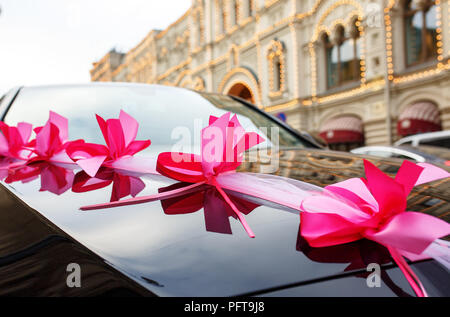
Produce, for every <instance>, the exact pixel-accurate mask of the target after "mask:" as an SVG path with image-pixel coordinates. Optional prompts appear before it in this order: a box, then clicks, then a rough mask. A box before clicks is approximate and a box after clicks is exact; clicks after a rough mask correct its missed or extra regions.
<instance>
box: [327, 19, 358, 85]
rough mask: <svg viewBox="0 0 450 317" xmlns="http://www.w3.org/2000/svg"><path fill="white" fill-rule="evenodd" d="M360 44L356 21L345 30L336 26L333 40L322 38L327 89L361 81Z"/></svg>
mask: <svg viewBox="0 0 450 317" xmlns="http://www.w3.org/2000/svg"><path fill="white" fill-rule="evenodd" d="M360 42H361V38H360V35H359V30H358V27H357V26H356V21H355V23H353V24H352V25H351V27H350V28H348V29H347V30H346V29H345V28H344V27H343V26H338V27H337V28H336V30H335V33H334V37H333V40H330V38H329V37H328V35H325V36H324V37H323V44H324V48H325V56H326V66H327V67H326V70H327V85H328V88H332V87H336V86H340V85H343V84H346V83H349V82H352V81H356V80H360V79H361V71H360V62H361V59H360V47H361V43H360Z"/></svg>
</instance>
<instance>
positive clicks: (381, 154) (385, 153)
mask: <svg viewBox="0 0 450 317" xmlns="http://www.w3.org/2000/svg"><path fill="white" fill-rule="evenodd" d="M367 154H368V155H373V156H379V157H386V158H390V157H394V158H401V159H404V160H413V161H415V160H414V159H413V158H412V157H410V156H407V155H402V154H399V153H394V152H391V151H382V150H372V151H368V152H367Z"/></svg>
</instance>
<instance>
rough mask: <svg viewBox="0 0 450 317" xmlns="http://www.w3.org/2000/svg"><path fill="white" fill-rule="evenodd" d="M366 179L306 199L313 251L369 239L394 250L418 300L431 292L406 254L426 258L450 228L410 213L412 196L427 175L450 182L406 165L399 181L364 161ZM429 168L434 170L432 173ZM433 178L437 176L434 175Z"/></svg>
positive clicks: (305, 224) (305, 227)
mask: <svg viewBox="0 0 450 317" xmlns="http://www.w3.org/2000/svg"><path fill="white" fill-rule="evenodd" d="M364 166H365V170H366V179H349V180H346V181H344V182H341V183H338V184H335V185H331V186H327V187H326V188H325V192H324V193H322V194H319V195H313V196H310V197H307V198H305V199H304V200H303V201H302V203H301V206H300V210H301V211H302V213H301V214H300V217H301V223H300V228H301V234H302V236H303V237H304V238H305V239H306V241H308V243H309V244H310V245H311V246H313V247H326V246H333V245H338V244H343V243H348V242H352V241H356V240H359V239H362V238H367V239H369V240H373V241H375V242H378V243H380V244H382V245H384V246H386V247H388V249H389V250H390V251H391V254H392V257H393V259H394V260H395V262H396V263H397V264H398V265H399V267H400V269H401V270H402V272H403V273H404V274H405V276H406V278H407V279H408V282H409V283H410V284H411V286H412V287H413V289H414V291H415V292H416V294H417V295H418V296H425V295H426V292H425V290H424V289H423V286H422V284H421V283H420V281H418V278H417V277H416V276H415V274H414V272H413V271H412V270H411V269H410V268H409V267H408V265H407V264H406V262H405V261H404V260H403V258H402V256H401V254H402V253H403V255H409V254H416V255H418V256H421V255H422V253H423V252H424V250H425V249H426V248H427V247H428V246H429V245H430V244H431V243H432V242H433V241H435V240H436V239H438V238H440V237H443V236H446V235H448V234H450V225H449V224H448V223H447V222H445V221H443V220H440V219H438V218H436V217H432V216H430V215H427V214H422V213H417V212H406V211H405V210H406V205H407V196H408V195H409V193H410V191H411V189H412V188H413V187H414V186H415V185H416V184H417V183H418V182H420V181H423V180H424V179H423V178H422V179H421V174H422V173H424V171H425V173H426V174H427V175H426V180H427V181H430V180H436V179H439V178H444V177H448V175H449V174H448V173H447V172H446V171H443V170H441V169H437V168H436V169H434V168H430V167H429V166H425V168H424V167H421V166H418V165H416V164H413V163H411V162H409V161H404V163H403V165H402V166H401V168H400V170H399V171H398V173H397V175H396V177H395V179H392V178H390V177H389V176H387V175H385V174H384V173H383V172H381V171H380V170H379V169H378V168H376V167H375V166H374V165H373V164H371V163H370V162H368V161H364ZM427 168H429V169H427ZM432 174H433V175H432Z"/></svg>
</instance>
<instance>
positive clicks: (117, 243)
mask: <svg viewBox="0 0 450 317" xmlns="http://www.w3.org/2000/svg"><path fill="white" fill-rule="evenodd" d="M121 109H123V110H125V111H126V112H127V113H129V114H130V115H132V116H133V117H135V118H136V119H137V120H138V121H139V124H140V127H139V133H138V139H147V138H151V140H152V145H151V146H150V147H149V149H148V150H147V155H153V156H154V155H157V154H158V153H160V152H163V151H170V150H171V148H172V146H173V144H174V143H177V142H178V143H180V142H181V143H183V142H184V143H183V144H182V145H183V146H191V147H192V148H193V149H195V147H196V145H195V142H194V140H181V141H180V134H177V133H176V132H174V131H176V129H177V128H178V127H179V128H181V129H188V130H189V131H191V132H192V135H195V133H198V129H199V128H201V127H202V124H203V125H204V124H205V123H206V124H207V122H208V117H209V116H210V115H220V114H222V113H224V112H226V111H230V112H233V113H236V114H238V115H239V116H240V119H242V120H241V123H242V125H243V126H244V128H246V129H251V128H256V127H258V128H260V127H266V128H267V131H270V129H271V128H278V130H279V144H278V146H275V145H274V144H273V142H271V134H270V133H269V132H267V133H266V132H264V131H261V129H260V131H259V132H260V133H262V134H264V136H265V138H266V139H267V141H266V142H265V147H264V146H263V147H260V148H258V149H256V151H257V152H261V153H263V154H264V153H265V154H264V155H271V156H272V157H275V158H276V160H275V162H276V164H273V163H272V164H271V163H267V161H265V160H263V159H262V157H263V156H264V155H258V156H257V157H258V160H253V161H252V160H249V161H246V162H244V163H243V164H242V165H241V166H240V168H239V170H240V171H251V172H258V173H271V174H276V175H280V176H284V177H289V178H293V179H298V180H301V181H304V182H308V183H311V184H314V185H318V186H321V187H324V186H326V185H329V184H333V183H336V182H339V181H343V180H346V179H349V178H352V177H362V176H364V167H363V159H362V157H361V156H358V155H353V154H351V153H343V152H332V151H326V150H323V149H322V148H321V147H320V146H319V145H317V144H315V143H314V142H313V141H312V140H310V139H306V138H304V137H302V135H301V134H299V133H297V132H296V131H295V130H293V129H291V128H290V127H289V126H287V125H285V124H283V123H282V122H280V121H279V120H278V119H276V118H274V117H272V116H270V115H268V114H266V113H264V112H263V111H261V110H260V109H258V108H256V107H254V106H252V105H250V104H248V103H246V102H245V101H242V100H239V99H238V98H235V97H231V96H223V95H217V94H208V93H200V92H194V91H190V90H186V89H180V88H173V87H164V86H153V85H142V84H121V83H120V84H106V83H105V84H86V85H67V86H47V87H23V88H20V89H16V90H12V91H11V92H9V93H8V94H7V95H6V96H4V98H3V99H2V101H1V104H0V116H1V119H2V120H3V121H4V122H5V123H7V124H9V125H15V124H17V123H18V122H20V121H26V122H30V123H32V124H33V126H39V125H42V124H44V123H45V121H46V120H47V118H48V113H49V110H52V111H55V112H57V113H59V114H61V115H63V116H65V117H67V118H69V120H70V128H69V130H70V131H69V132H70V139H77V138H84V139H85V140H86V141H89V142H97V143H101V142H102V138H101V134H100V132H99V129H98V126H97V122H96V121H95V116H94V114H99V115H101V116H103V117H105V118H112V117H116V116H117V114H118V113H119V111H120V110H121ZM196 131H197V132H196ZM267 148H269V150H267ZM253 152H254V151H253ZM251 154H252V151H249V155H251ZM371 161H372V162H373V163H374V164H376V166H378V168H380V169H381V170H382V171H384V172H385V173H388V174H392V175H393V174H395V173H396V172H397V170H398V169H399V167H400V165H401V163H402V162H401V160H398V159H389V158H371ZM272 162H273V160H272ZM51 168H52V167H49V166H45V165H44V166H40V167H39V169H38V171H37V172H36V171H33V172H30V173H31V174H30V175H25V176H23V177H21V175H8V177H10V181H6V180H4V181H2V182H1V185H0V295H12V296H95V295H110V296H114V295H137V296H176V297H178V296H189V297H197V296H199V297H200V296H219V297H222V296H234V295H255V296H414V292H413V291H412V289H411V287H410V286H409V284H408V282H407V280H406V279H405V277H404V276H403V275H402V272H401V271H400V269H399V268H398V267H397V265H396V264H395V263H394V262H393V261H392V259H391V257H390V256H389V252H387V250H386V249H385V248H384V247H383V246H381V245H378V244H376V243H374V242H371V241H368V240H360V241H357V242H354V243H349V244H345V245H340V246H336V247H325V248H312V247H310V246H309V245H308V244H307V243H306V242H305V241H304V240H303V239H302V237H301V236H300V235H299V224H300V217H299V212H298V211H296V210H291V209H289V208H286V207H282V206H279V205H276V204H274V203H268V202H263V201H254V200H253V201H252V200H249V201H248V202H249V203H248V204H246V210H245V213H246V219H247V221H248V223H249V224H250V226H251V227H252V229H253V231H254V233H255V234H256V238H255V239H250V238H249V237H248V236H247V234H246V233H245V231H244V230H242V227H241V225H240V224H239V222H238V221H236V220H235V219H231V218H230V230H231V231H232V234H226V233H221V232H217V230H216V231H215V230H214V229H213V228H212V227H211V226H210V225H211V222H210V221H211V219H210V218H208V217H209V216H208V214H207V213H206V208H205V206H204V200H202V199H204V197H205V195H213V194H211V193H208V192H206V191H205V192H203V193H201V194H199V195H200V196H195V197H194V196H187V197H181V198H180V199H175V200H173V199H172V200H170V199H168V200H163V201H154V202H149V203H146V204H141V205H131V206H126V207H119V208H114V209H104V210H91V211H81V210H80V207H81V206H84V205H90V204H95V203H101V202H107V201H110V200H117V199H120V198H122V197H123V196H124V195H128V194H129V193H130V191H129V187H126V186H125V187H126V189H125V190H124V191H121V188H123V187H122V185H123V184H128V185H127V186H129V184H130V182H134V181H136V182H139V184H141V185H142V184H143V186H144V187H145V188H144V189H142V188H143V187H142V186H141V187H140V189H141V190H142V191H140V193H139V195H144V194H146V193H154V192H157V191H164V190H167V189H168V188H169V189H170V188H171V187H173V186H177V185H176V184H175V182H174V181H172V180H170V179H168V178H165V177H157V176H152V175H143V176H142V177H139V178H138V179H139V180H135V179H132V180H131V179H127V175H119V174H118V173H117V172H116V171H114V170H106V169H103V170H101V171H100V172H99V175H98V176H97V178H98V182H97V183H95V184H91V183H89V178H88V177H86V175H85V174H83V172H81V171H79V170H74V171H70V170H69V171H64V170H58V169H56V170H50V169H51ZM43 171H45V173H47V172H49V171H50V174H45V175H51V177H56V179H62V180H64V181H66V182H63V184H62V185H61V186H62V187H61V189H62V190H61V191H56V192H55V190H49V189H48V188H45V186H44V185H43V184H44V177H43V175H44V174H43ZM66 172H67V173H69V174H70V173H73V178H72V179H70V181H68V179H69V178H66V175H67V174H65V173H66ZM32 173H36V174H32ZM39 173H41V174H40V178H39V177H38V176H39V175H38V174H39ZM32 175H34V176H32ZM61 175H62V176H61ZM46 177H47V176H46ZM111 185H112V188H111ZM90 186H91V187H90ZM94 189H95V190H94ZM236 199H245V197H236ZM449 202H450V181H449V179H444V180H440V181H435V182H432V183H429V184H426V185H422V186H418V187H416V188H414V189H413V191H412V193H411V195H410V196H409V200H408V207H407V210H411V211H419V212H424V213H427V214H430V215H433V216H436V217H440V218H441V219H444V220H445V221H447V222H448V221H449V220H450V214H449V212H448V209H449ZM370 263H379V264H380V265H381V268H382V270H381V280H382V283H381V285H380V287H368V285H367V280H366V278H367V276H368V275H369V273H370V272H368V270H367V266H368V265H369V264H370ZM74 265H75V266H76V265H78V266H79V268H80V270H81V285H78V286H81V287H76V285H75V287H71V286H70V283H68V279H69V278H70V274H71V272H72V270H71V268H73V266H74ZM411 267H412V269H413V270H414V271H415V272H416V274H417V275H418V276H419V278H420V279H421V281H422V283H423V284H424V286H425V288H426V290H427V291H428V293H429V295H430V296H450V274H449V272H448V270H447V269H446V268H445V267H444V266H442V265H441V264H440V263H438V262H436V261H434V260H423V261H418V262H415V263H411ZM72 286H73V285H72Z"/></svg>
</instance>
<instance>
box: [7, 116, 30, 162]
mask: <svg viewBox="0 0 450 317" xmlns="http://www.w3.org/2000/svg"><path fill="white" fill-rule="evenodd" d="M0 130H1V132H2V133H0V156H2V157H7V158H11V159H19V160H24V161H26V160H28V159H29V158H30V156H31V154H32V151H31V147H32V145H31V144H30V142H29V139H30V136H31V132H32V125H31V124H29V123H26V122H20V123H19V124H17V127H10V126H9V125H7V124H6V123H4V122H2V121H0Z"/></svg>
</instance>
